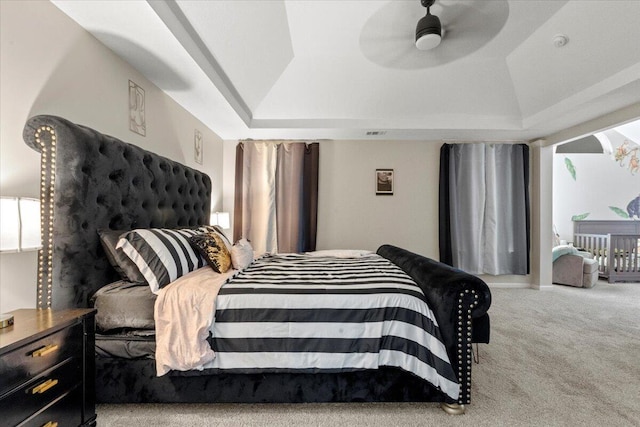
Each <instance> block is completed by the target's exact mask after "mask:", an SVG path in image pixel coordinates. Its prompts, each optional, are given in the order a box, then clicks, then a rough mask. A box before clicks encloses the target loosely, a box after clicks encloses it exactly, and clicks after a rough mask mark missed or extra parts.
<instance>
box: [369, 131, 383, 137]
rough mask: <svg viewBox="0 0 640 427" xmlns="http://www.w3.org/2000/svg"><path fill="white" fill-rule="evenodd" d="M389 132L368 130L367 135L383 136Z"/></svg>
mask: <svg viewBox="0 0 640 427" xmlns="http://www.w3.org/2000/svg"><path fill="white" fill-rule="evenodd" d="M386 133H387V131H386V130H368V131H367V136H381V135H385V134H386Z"/></svg>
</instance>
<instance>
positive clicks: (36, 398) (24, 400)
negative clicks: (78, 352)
mask: <svg viewBox="0 0 640 427" xmlns="http://www.w3.org/2000/svg"><path fill="white" fill-rule="evenodd" d="M81 380H82V360H81V359H75V358H74V359H69V360H67V361H65V362H63V363H62V364H61V365H60V366H58V367H56V368H55V369H52V370H50V371H47V372H45V373H44V374H42V375H40V376H38V377H36V378H34V379H33V380H32V381H29V382H28V383H26V384H24V385H23V386H22V387H20V388H19V389H17V390H15V391H14V392H12V393H10V394H7V395H4V396H2V397H1V398H0V414H2V424H3V425H16V424H19V423H20V422H22V421H24V420H26V419H27V418H29V417H30V416H31V415H32V414H34V413H36V412H38V411H39V410H40V409H42V408H45V407H47V406H48V405H49V404H51V402H53V401H55V400H56V399H58V398H59V397H61V396H63V395H64V394H66V393H68V392H69V391H71V390H73V389H74V388H75V387H78V386H80V385H81ZM79 402H81V400H80V401H79ZM78 408H81V405H80V403H79V404H78ZM78 412H79V413H81V411H78ZM5 423H6V424H5Z"/></svg>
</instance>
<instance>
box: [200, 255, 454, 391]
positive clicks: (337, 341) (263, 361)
mask: <svg viewBox="0 0 640 427" xmlns="http://www.w3.org/2000/svg"><path fill="white" fill-rule="evenodd" d="M212 329H213V343H212V344H213V345H212V347H213V349H214V351H215V352H216V358H215V359H214V360H213V362H211V365H210V366H208V368H213V369H225V370H227V369H231V370H235V371H237V372H244V373H248V372H264V371H269V372H294V371H295V372H339V371H352V370H359V369H376V368H378V367H379V366H393V367H399V368H401V369H403V370H406V371H409V372H412V373H414V374H415V375H417V376H419V377H421V378H423V379H425V380H427V381H429V382H430V383H432V384H433V385H434V386H436V387H439V388H440V389H441V390H442V391H444V392H445V393H446V394H447V395H448V396H450V397H451V398H452V399H457V398H458V392H459V385H458V382H457V380H456V377H455V374H454V372H453V369H452V367H451V364H450V362H449V358H448V355H447V352H446V349H445V346H444V344H443V343H442V340H441V339H440V331H439V329H438V325H437V323H436V320H435V318H434V316H433V313H432V312H431V310H430V309H429V307H428V306H427V304H426V303H425V300H424V295H423V293H422V291H421V290H420V288H419V287H418V286H417V285H416V284H415V282H414V281H413V280H412V279H411V278H410V277H409V276H408V275H407V274H405V273H404V272H403V271H402V270H401V269H400V268H399V267H397V266H396V265H394V264H393V263H391V262H390V261H388V260H386V259H385V258H383V257H380V256H378V255H375V254H371V255H367V256H364V257H360V258H334V257H317V256H309V255H298V254H285V255H282V254H281V255H271V256H267V257H265V258H261V259H259V260H257V261H256V262H254V263H253V264H252V265H251V266H250V267H248V268H247V269H245V270H244V271H242V272H241V273H239V274H238V275H237V276H236V277H235V278H233V279H232V280H230V281H229V283H227V284H225V285H224V286H223V287H222V289H220V292H219V294H218V297H217V301H216V314H215V321H214V325H213V328H212Z"/></svg>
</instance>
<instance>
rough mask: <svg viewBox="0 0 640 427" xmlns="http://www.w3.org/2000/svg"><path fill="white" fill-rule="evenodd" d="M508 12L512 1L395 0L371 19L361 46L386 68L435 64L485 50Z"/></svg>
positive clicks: (367, 22) (502, 25)
mask: <svg viewBox="0 0 640 427" xmlns="http://www.w3.org/2000/svg"><path fill="white" fill-rule="evenodd" d="M424 8H426V9H427V13H426V15H424V12H425V10H424ZM508 16H509V3H508V2H507V1H506V0H501V1H477V0H438V1H435V0H413V1H389V2H386V3H385V4H383V5H382V6H380V7H379V8H378V9H377V10H376V12H374V13H373V15H371V17H369V19H368V20H367V21H366V22H365V24H364V26H363V28H362V30H361V32H360V40H359V42H360V50H361V51H362V53H363V54H364V56H365V57H366V58H368V59H369V60H370V61H372V62H374V63H376V64H378V65H381V66H383V67H385V68H400V69H420V68H428V67H434V66H438V65H442V64H446V63H448V62H451V61H454V60H456V59H459V58H463V57H464V56H466V55H469V54H471V53H473V52H475V51H476V50H478V49H480V48H481V47H482V46H484V45H485V44H486V43H488V42H489V41H490V40H491V39H493V37H495V36H496V35H497V34H498V33H499V32H500V30H501V29H502V27H504V25H505V23H506V22H507V17H508ZM416 22H417V23H418V24H417V26H415V25H416V24H415V23H416ZM441 41H442V42H441ZM436 47H437V48H436ZM425 50H428V51H425Z"/></svg>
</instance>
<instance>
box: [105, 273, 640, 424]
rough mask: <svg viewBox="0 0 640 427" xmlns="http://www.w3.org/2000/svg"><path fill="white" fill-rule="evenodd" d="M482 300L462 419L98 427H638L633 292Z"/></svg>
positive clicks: (136, 412)
mask: <svg viewBox="0 0 640 427" xmlns="http://www.w3.org/2000/svg"><path fill="white" fill-rule="evenodd" d="M492 294H493V304H492V306H491V309H490V313H491V328H492V330H491V334H492V336H491V344H489V345H481V346H480V364H479V365H474V367H473V390H472V404H471V405H468V407H467V413H466V414H465V415H462V416H451V415H447V414H445V413H444V412H443V411H442V410H440V409H439V407H438V406H437V405H435V404H429V403H427V404H425V403H407V404H394V403H368V404H353V403H349V404H291V405H290V404H273V405H253V404H234V405H230V404H208V405H205V404H192V405H186V404H167V405H158V404H148V405H98V408H97V412H98V426H100V427H103V426H149V427H151V426H158V425H162V426H218V425H225V426H226V425H230V426H242V425H245V426H263V425H269V426H285V425H305V426H341V425H348V426H365V425H366V426H395V425H398V426H401V425H409V426H418V425H420V426H441V425H447V426H448V425H451V426H458V425H460V426H466V425H469V426H640V284H638V283H626V284H615V285H610V284H607V283H605V282H599V283H598V285H597V286H596V287H595V288H592V289H576V288H571V287H563V286H554V287H553V288H552V289H551V290H544V291H536V290H529V289H493V290H492Z"/></svg>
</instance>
